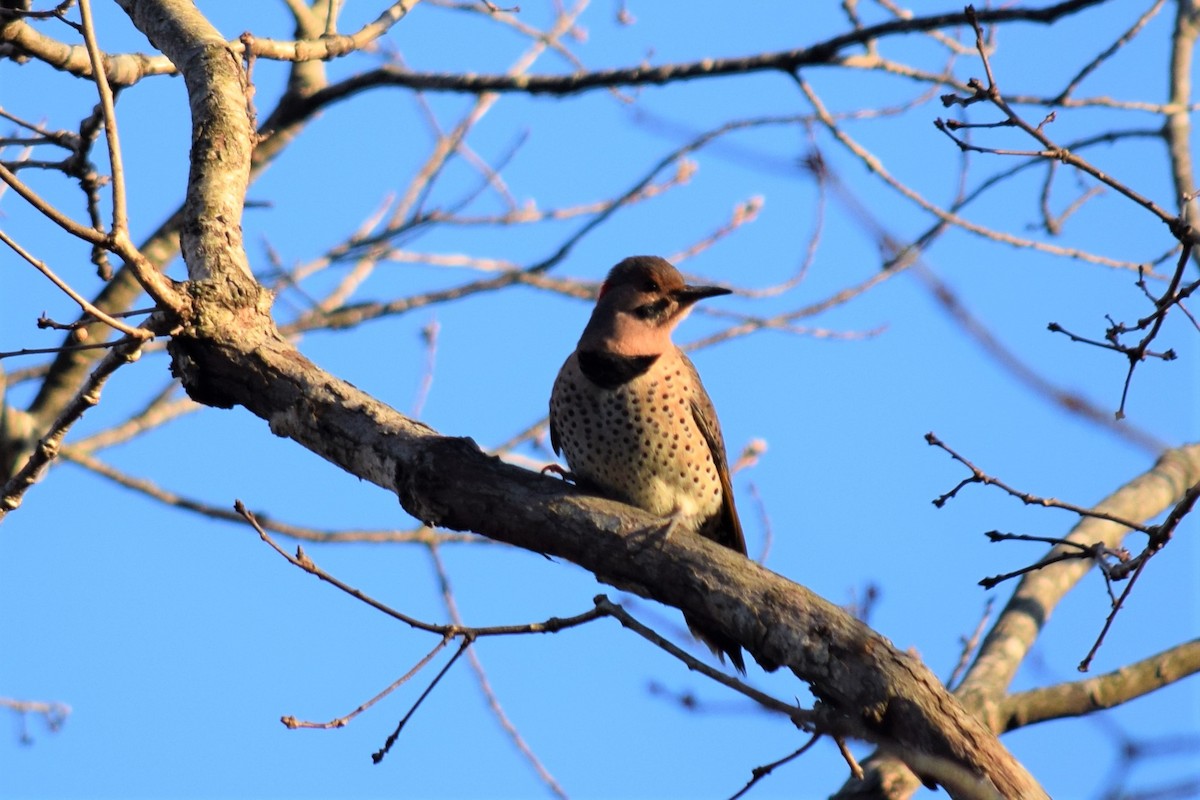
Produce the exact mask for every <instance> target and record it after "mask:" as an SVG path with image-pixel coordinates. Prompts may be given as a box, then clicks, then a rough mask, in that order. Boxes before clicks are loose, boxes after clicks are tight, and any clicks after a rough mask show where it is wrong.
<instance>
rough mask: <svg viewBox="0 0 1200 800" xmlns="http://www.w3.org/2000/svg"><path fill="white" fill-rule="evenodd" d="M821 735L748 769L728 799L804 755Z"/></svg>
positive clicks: (817, 734) (731, 799) (749, 788)
mask: <svg viewBox="0 0 1200 800" xmlns="http://www.w3.org/2000/svg"><path fill="white" fill-rule="evenodd" d="M821 736H822V734H820V733H814V734H813V735H812V738H810V739H809V740H808V741H807V742H805V743H804V744H802V745H801V746H800V747H799V748H798V749H796V750H794V751H792V752H791V753H788V754H787V755H786V756H784V757H783V758H781V759H779V760H778V761H772V762H771V763H770V764H763V765H762V766H761V767H755V768H754V769H753V770H751V771H750V780H748V781H747V782H746V785H745V786H743V787H742V788H741V789H739V790H738V791H737V792H736V793H735V794H733V795H731V796H730V798H729V800H738V798H740V797H742V796H744V795H745V794H746V792H748V791H750V790H751V789H752V788H753V787H754V784H756V783H758V782H759V781H761V780H762V779H763V778H765V777H767V776H768V775H770V774H771V773H772V772H774V771H775V770H776V769H777V768H779V767H782V766H783V765H784V764H786V763H788V762H789V761H792V760H793V759H795V758H798V757H800V756H802V755H804V754H805V753H806V752H808V750H809V748H811V747H812V746H813V745H814V744H816V743H817V740H818V739H820V738H821ZM858 777H860V778H861V777H862V769H861V768H860V769H859V774H858Z"/></svg>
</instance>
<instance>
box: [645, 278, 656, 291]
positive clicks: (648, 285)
mask: <svg viewBox="0 0 1200 800" xmlns="http://www.w3.org/2000/svg"><path fill="white" fill-rule="evenodd" d="M642 291H643V292H647V293H649V294H654V293H656V292H657V291H658V281H656V280H654V279H653V278H650V279H649V280H647V281H646V282H645V283H644V284H643V285H642Z"/></svg>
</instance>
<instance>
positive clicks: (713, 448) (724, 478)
mask: <svg viewBox="0 0 1200 800" xmlns="http://www.w3.org/2000/svg"><path fill="white" fill-rule="evenodd" d="M681 355H682V354H681ZM682 358H683V363H684V364H685V365H686V367H687V369H688V370H690V371H691V376H690V378H691V384H692V386H694V387H696V390H695V391H694V392H693V393H692V419H693V420H695V422H696V427H697V428H699V429H700V433H701V435H702V436H704V441H705V442H706V443H707V444H708V450H709V452H710V453H712V459H713V464H714V465H715V466H716V468H717V477H718V478H719V479H720V481H721V495H722V499H721V523H720V525H719V527H718V526H712V529H713V533H715V534H716V535H714V536H711V537H710V538H712V539H714V540H715V541H717V542H719V543H720V544H723V545H725V546H726V547H728V548H729V549H730V550H736V551H738V552H739V553H741V554H742V555H746V537H745V535H744V534H743V533H742V523H741V521H740V520H739V519H738V514H737V508H736V507H735V506H734V504H733V485H732V483H730V480H729V461H728V459H727V457H726V455H725V439H724V437H723V436H721V423H720V422H718V421H717V410H716V409H715V408H713V404H712V399H711V398H709V396H708V392H706V391H705V390H704V385H703V384H702V383H700V375H699V374H698V373H697V372H696V367H695V365H693V364H692V362H691V359H689V358H688V357H687V356H686V355H684V356H682ZM706 527H709V526H706Z"/></svg>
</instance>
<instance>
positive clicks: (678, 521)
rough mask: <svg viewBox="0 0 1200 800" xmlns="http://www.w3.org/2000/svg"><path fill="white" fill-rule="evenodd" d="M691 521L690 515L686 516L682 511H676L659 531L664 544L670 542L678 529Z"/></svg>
mask: <svg viewBox="0 0 1200 800" xmlns="http://www.w3.org/2000/svg"><path fill="white" fill-rule="evenodd" d="M688 519H689V515H688V514H685V513H684V512H683V511H682V510H681V509H678V508H677V509H675V510H674V511H672V512H671V513H670V514H668V515H667V516H666V521H667V523H666V524H665V525H663V526H662V527H661V528H659V529H658V531H659V535H660V536H662V540H663V541H664V542H668V541H670V539H671V534H673V533H674V532H675V531H676V530H677V529H679V528H681V527H683V525H684V523H685V522H687V521H688Z"/></svg>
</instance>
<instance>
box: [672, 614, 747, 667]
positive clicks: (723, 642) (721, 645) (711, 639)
mask: <svg viewBox="0 0 1200 800" xmlns="http://www.w3.org/2000/svg"><path fill="white" fill-rule="evenodd" d="M683 619H684V621H685V622H687V626H688V630H690V631H691V632H692V636H695V637H696V638H697V639H698V640H700V641H701V642H703V643H704V644H706V645H708V648H709V649H710V650H712V651H713V655H715V656H716V657H717V658H718V659H720V660H721V663H722V664H724V663H725V656H729V662H730V663H731V664H733V666H734V667H735V668H736V669H737V671H738V672H740V673H742V674H743V675H745V674H746V662H745V660H744V659H743V658H742V648H741V645H739V644H738V643H737V642H735V641H734V640H733V639H730V638H729V637H728V636H726V635H725V634H723V633H717V632H715V631H713V630H711V629H709V628H706V627H705V626H704V625H703V624H701V623H700V622H699V621H697V620H696V619H694V618H692V617H690V616H688V615H687V614H684V615H683Z"/></svg>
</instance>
